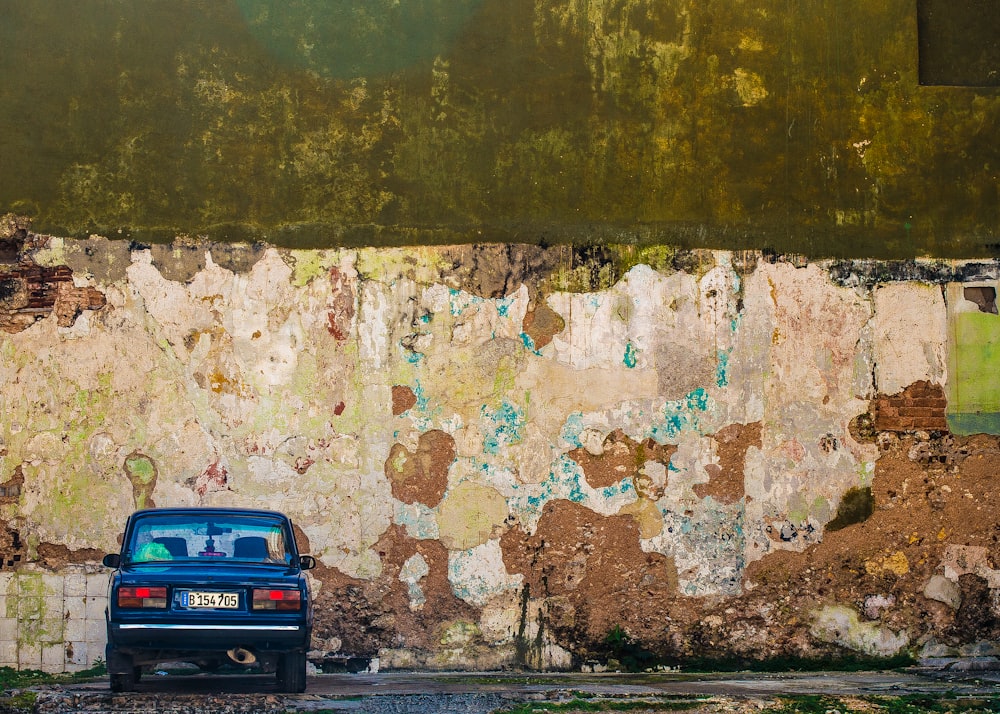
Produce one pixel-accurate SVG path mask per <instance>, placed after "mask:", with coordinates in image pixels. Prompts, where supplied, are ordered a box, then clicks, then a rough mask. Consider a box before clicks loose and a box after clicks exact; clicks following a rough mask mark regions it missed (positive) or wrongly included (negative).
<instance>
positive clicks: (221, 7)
mask: <svg viewBox="0 0 1000 714" xmlns="http://www.w3.org/2000/svg"><path fill="white" fill-rule="evenodd" d="M925 4H926V3H925ZM918 5H920V3H915V2H913V1H912V0H885V1H883V2H877V3H876V2H870V1H868V0H821V1H816V2H797V3H789V2H787V1H786V0H756V1H755V2H733V1H732V0H723V1H711V0H703V1H701V2H694V1H693V0H364V1H363V2H358V1H355V0H213V1H211V2H210V1H207V0H174V1H173V2H159V3H157V2H147V3H140V4H136V3H132V2H127V1H123V0H86V1H79V2H74V3H61V4H55V3H25V2H19V1H18V0H0V16H2V17H3V18H4V23H3V26H2V27H0V39H2V42H3V47H4V52H3V53H0V75H2V76H3V77H4V78H5V80H6V81H5V82H4V86H3V93H2V94H0V136H2V137H3V141H0V166H2V167H3V168H4V170H3V171H0V212H5V211H15V212H18V213H24V214H28V215H31V216H33V217H34V218H35V219H36V227H38V228H39V229H40V230H45V231H48V232H56V233H58V234H60V235H75V236H79V237H85V236H86V235H88V234H89V233H91V232H100V233H102V234H104V235H118V236H125V237H126V238H134V239H137V240H144V241H146V240H150V239H151V238H150V236H156V237H158V238H159V239H164V240H170V239H172V237H173V236H175V235H178V234H182V233H189V234H191V235H207V236H209V237H210V238H211V239H213V240H227V239H228V240H234V239H235V240H254V239H257V238H260V239H264V240H269V241H276V242H281V243H282V244H284V245H290V246H295V247H305V246H306V245H310V246H321V247H330V246H342V245H345V244H346V245H354V246H358V245H405V244H414V243H416V244H428V243H443V242H455V243H463V242H480V241H484V240H491V241H511V242H525V243H552V242H565V243H578V242H579V241H582V240H614V241H623V242H628V241H634V242H636V243H651V244H655V243H659V242H667V243H677V244H683V245H687V246H688V247H708V248H730V249H745V248H757V249H763V248H769V249H774V250H778V251H792V252H797V253H802V254H806V255H810V256H812V257H826V256H836V255H848V256H855V257H862V258H863V257H873V256H874V257H900V256H902V257H912V256H921V255H933V256H941V257H968V256H972V257H979V256H995V255H997V251H998V249H1000V244H998V239H997V225H998V222H1000V193H998V192H997V166H998V165H1000V147H998V144H997V142H996V139H995V137H996V133H997V126H998V122H1000V95H998V93H997V91H996V88H995V87H987V88H977V87H941V86H920V84H919V68H918V56H919V49H920V44H921V39H926V38H921V37H919V36H918V15H917V7H918ZM940 5H941V6H942V7H945V6H947V3H940ZM976 7H977V8H979V9H980V11H981V12H983V13H986V11H987V7H988V4H987V5H982V6H976ZM946 12H947V11H946V10H943V9H942V10H941V11H939V12H936V13H932V14H935V15H938V16H943V15H945V13H946ZM994 22H995V18H994ZM977 25H980V26H981V27H982V28H992V27H995V26H996V25H995V24H990V22H989V19H984V21H983V22H982V23H977ZM977 34H979V33H976V32H971V31H968V30H964V31H963V32H962V35H961V38H962V39H961V41H960V42H958V43H957V44H960V45H961V46H962V47H965V46H969V45H971V44H972V43H973V42H974V41H975V39H976V36H977ZM985 34H986V35H987V38H986V42H985V48H986V56H985V57H984V59H985V60H986V61H987V63H988V62H989V61H990V60H993V61H995V52H994V51H993V50H992V47H993V44H994V43H993V37H992V36H991V35H989V30H988V29H987V30H986V32H985ZM994 34H995V33H994ZM943 59H945V60H946V61H947V59H948V56H947V52H945V54H944V55H943ZM991 69H992V70H993V71H994V75H995V74H996V69H997V68H996V67H991ZM582 226H583V227H586V230H582V229H581V227H582Z"/></svg>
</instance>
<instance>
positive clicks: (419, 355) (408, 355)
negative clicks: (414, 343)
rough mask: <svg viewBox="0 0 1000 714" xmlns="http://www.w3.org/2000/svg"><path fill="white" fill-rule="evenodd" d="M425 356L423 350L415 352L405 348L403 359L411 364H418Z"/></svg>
mask: <svg viewBox="0 0 1000 714" xmlns="http://www.w3.org/2000/svg"><path fill="white" fill-rule="evenodd" d="M423 358H424V353H423V352H414V351H413V350H408V349H406V348H405V347H404V348H403V359H405V360H406V361H407V362H409V363H410V364H417V363H419V362H420V360H422V359H423Z"/></svg>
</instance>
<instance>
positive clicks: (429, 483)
mask: <svg viewBox="0 0 1000 714" xmlns="http://www.w3.org/2000/svg"><path fill="white" fill-rule="evenodd" d="M455 454H456V450H455V439H454V438H453V437H452V436H451V435H450V434H448V433H446V432H443V431H440V430H437V429H434V430H432V431H428V432H426V433H424V434H421V435H420V439H419V440H418V442H417V450H416V451H415V452H411V451H410V450H409V449H407V448H406V447H405V446H403V445H402V444H398V443H397V444H393V445H392V447H391V448H390V450H389V457H388V458H387V459H386V460H385V475H386V478H388V479H389V480H390V482H391V483H392V495H393V497H394V498H396V499H398V500H400V501H403V502H404V503H423V504H425V505H426V506H428V507H430V508H434V507H435V506H437V505H438V503H440V502H441V499H442V498H443V497H444V493H445V490H446V489H447V487H448V468H449V467H450V466H451V463H452V461H454V460H455Z"/></svg>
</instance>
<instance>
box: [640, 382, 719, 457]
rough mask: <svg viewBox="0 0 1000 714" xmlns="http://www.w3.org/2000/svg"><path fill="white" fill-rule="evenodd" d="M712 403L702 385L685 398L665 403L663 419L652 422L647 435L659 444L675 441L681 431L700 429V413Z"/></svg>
mask: <svg viewBox="0 0 1000 714" xmlns="http://www.w3.org/2000/svg"><path fill="white" fill-rule="evenodd" d="M710 405H711V397H709V395H708V392H707V391H705V390H704V389H702V388H701V387H699V388H698V389H695V390H694V391H693V392H691V393H689V394H688V395H687V396H686V397H685V398H684V399H676V400H674V401H670V402H666V403H665V404H664V405H663V411H662V421H661V422H659V423H654V424H652V425H651V426H650V428H649V430H648V431H647V432H646V436H647V437H649V438H651V439H653V440H654V441H656V442H657V443H658V444H666V443H669V442H671V441H675V440H676V439H677V437H678V436H680V434H681V432H684V431H699V430H700V421H699V419H698V415H699V414H700V413H703V412H705V411H707V410H708V408H709V406H710Z"/></svg>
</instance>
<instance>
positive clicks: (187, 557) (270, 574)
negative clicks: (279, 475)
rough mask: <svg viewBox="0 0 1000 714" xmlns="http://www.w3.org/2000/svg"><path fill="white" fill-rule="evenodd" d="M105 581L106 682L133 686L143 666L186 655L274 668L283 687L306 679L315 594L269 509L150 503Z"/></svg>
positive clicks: (279, 518) (209, 662) (279, 519)
mask: <svg viewBox="0 0 1000 714" xmlns="http://www.w3.org/2000/svg"><path fill="white" fill-rule="evenodd" d="M104 565H106V566H107V567H109V568H114V569H115V570H114V572H113V573H112V575H111V580H110V584H109V587H108V608H107V611H106V613H107V622H108V647H107V665H108V674H109V675H110V678H111V689H112V691H115V692H125V691H131V690H133V689H134V688H135V684H136V682H137V681H138V680H139V677H140V676H141V674H142V671H143V667H144V666H146V667H148V666H150V665H154V664H156V663H159V662H191V663H193V664H196V665H198V666H199V667H200V668H202V669H205V670H208V671H213V670H215V669H217V668H218V667H220V666H222V665H223V664H225V663H227V662H230V663H233V664H238V665H244V666H254V667H259V668H260V669H261V670H263V671H275V672H277V679H278V684H279V686H280V687H281V688H282V690H284V691H288V692H302V691H305V687H306V652H307V651H308V649H309V641H310V635H311V632H312V601H311V599H310V597H309V587H308V584H307V582H306V576H305V573H304V571H306V570H309V569H310V568H313V567H315V566H316V561H315V559H314V558H312V557H311V556H308V555H299V554H298V552H297V550H296V547H295V537H294V535H293V531H292V523H291V521H289V519H288V517H287V516H284V515H283V514H281V513H275V512H273V511H258V510H247V509H235V508H154V509H147V510H141V511H136V512H135V513H133V514H132V515H131V516H130V517H129V519H128V522H127V523H126V525H125V534H124V538H123V540H122V549H121V553H113V554H110V555H106V556H105V557H104Z"/></svg>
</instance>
